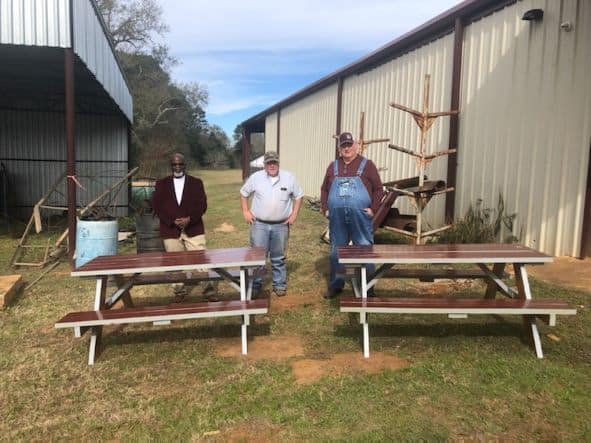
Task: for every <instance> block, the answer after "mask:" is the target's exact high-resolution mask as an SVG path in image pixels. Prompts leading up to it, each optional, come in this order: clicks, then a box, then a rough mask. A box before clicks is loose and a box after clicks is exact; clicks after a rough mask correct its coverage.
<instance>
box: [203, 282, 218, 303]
mask: <svg viewBox="0 0 591 443" xmlns="http://www.w3.org/2000/svg"><path fill="white" fill-rule="evenodd" d="M203 296H204V297H205V300H207V301H219V298H218V297H217V294H216V289H215V287H214V285H213V284H212V283H211V282H209V283H207V285H206V286H205V288H203Z"/></svg>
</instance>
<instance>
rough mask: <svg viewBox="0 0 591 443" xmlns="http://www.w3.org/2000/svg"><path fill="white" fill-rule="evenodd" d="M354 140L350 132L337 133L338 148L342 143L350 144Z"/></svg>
mask: <svg viewBox="0 0 591 443" xmlns="http://www.w3.org/2000/svg"><path fill="white" fill-rule="evenodd" d="M354 142H355V140H353V135H351V133H350V132H343V133H341V135H339V148H340V147H341V146H343V145H352V144H353V143H354Z"/></svg>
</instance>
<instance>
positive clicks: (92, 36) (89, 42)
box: [0, 0, 133, 121]
mask: <svg viewBox="0 0 591 443" xmlns="http://www.w3.org/2000/svg"><path fill="white" fill-rule="evenodd" d="M72 5H73V28H74V39H73V40H74V48H73V49H74V52H75V53H76V54H77V55H78V56H79V57H80V58H81V59H82V61H84V63H85V64H86V66H87V67H88V69H89V70H90V72H92V73H93V75H94V76H95V77H96V79H97V81H98V82H99V83H100V84H101V85H102V86H103V87H104V88H105V90H106V91H107V92H108V93H109V95H110V96H111V97H112V98H113V100H114V101H115V103H117V105H118V106H119V108H120V109H121V111H122V112H123V113H124V114H125V115H126V116H127V118H128V119H129V120H130V121H133V101H132V97H131V93H130V91H129V89H128V87H127V84H126V83H125V79H124V77H123V74H122V72H121V70H120V69H119V65H118V64H117V61H116V59H115V55H114V54H113V50H112V49H111V46H110V45H109V41H108V39H107V37H106V35H105V31H104V30H103V28H102V26H101V23H100V21H99V18H98V17H97V15H96V12H95V9H94V7H93V5H92V0H75V1H73V2H72ZM71 19H72V18H71V17H70V1H69V0H2V1H0V44H11V45H31V46H48V47H62V48H68V47H72V38H71V35H70V20H71Z"/></svg>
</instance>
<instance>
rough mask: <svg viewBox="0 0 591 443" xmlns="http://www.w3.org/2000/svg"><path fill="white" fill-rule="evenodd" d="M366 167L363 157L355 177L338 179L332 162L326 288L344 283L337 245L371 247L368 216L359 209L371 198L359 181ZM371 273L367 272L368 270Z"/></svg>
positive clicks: (368, 205) (334, 163) (337, 287)
mask: <svg viewBox="0 0 591 443" xmlns="http://www.w3.org/2000/svg"><path fill="white" fill-rule="evenodd" d="M366 164H367V159H366V158H363V160H362V161H361V164H360V165H359V169H358V170H357V175H355V176H354V177H339V165H338V160H335V161H334V162H333V165H334V167H333V171H334V177H335V178H334V181H333V182H332V185H331V187H330V191H329V194H328V216H329V229H330V244H331V251H330V287H331V288H332V289H342V288H343V286H344V284H345V281H344V278H343V273H344V269H343V267H342V266H339V264H338V257H337V246H345V245H348V244H349V241H351V242H352V243H353V244H354V245H371V244H373V227H372V219H371V217H370V216H369V215H368V214H367V213H365V212H364V211H363V210H364V209H365V208H369V207H370V206H371V198H370V196H369V193H368V192H367V188H366V187H365V185H364V184H363V181H362V180H361V174H362V173H363V169H364V168H365V165H366ZM368 271H370V272H371V269H368Z"/></svg>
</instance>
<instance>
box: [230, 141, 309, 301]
mask: <svg viewBox="0 0 591 443" xmlns="http://www.w3.org/2000/svg"><path fill="white" fill-rule="evenodd" d="M264 165H265V169H264V170H262V171H258V172H255V173H254V174H252V175H251V176H250V177H249V178H248V180H247V181H246V183H244V185H243V186H242V188H241V189H240V204H241V206H242V215H243V216H244V220H246V223H248V224H249V225H251V228H250V244H251V246H262V247H264V248H265V249H266V250H267V253H268V254H269V258H270V260H271V269H272V274H273V292H274V293H275V295H277V296H278V297H283V296H284V295H287V268H286V266H285V253H286V250H287V241H288V239H289V227H290V225H292V224H294V223H295V221H296V218H297V217H298V213H299V211H300V207H301V206H302V197H303V196H304V191H303V190H302V188H301V187H300V185H299V184H298V183H297V181H296V179H295V177H294V176H293V174H291V173H290V172H288V171H284V170H282V171H279V156H278V155H277V153H276V152H274V151H269V152H266V153H265V156H264ZM251 195H252V196H253V198H252V205H251V207H250V209H249V208H248V198H249V197H250V196H251ZM261 286H262V278H261V277H257V278H255V280H254V282H253V287H254V289H255V290H259V289H260V288H261Z"/></svg>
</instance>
